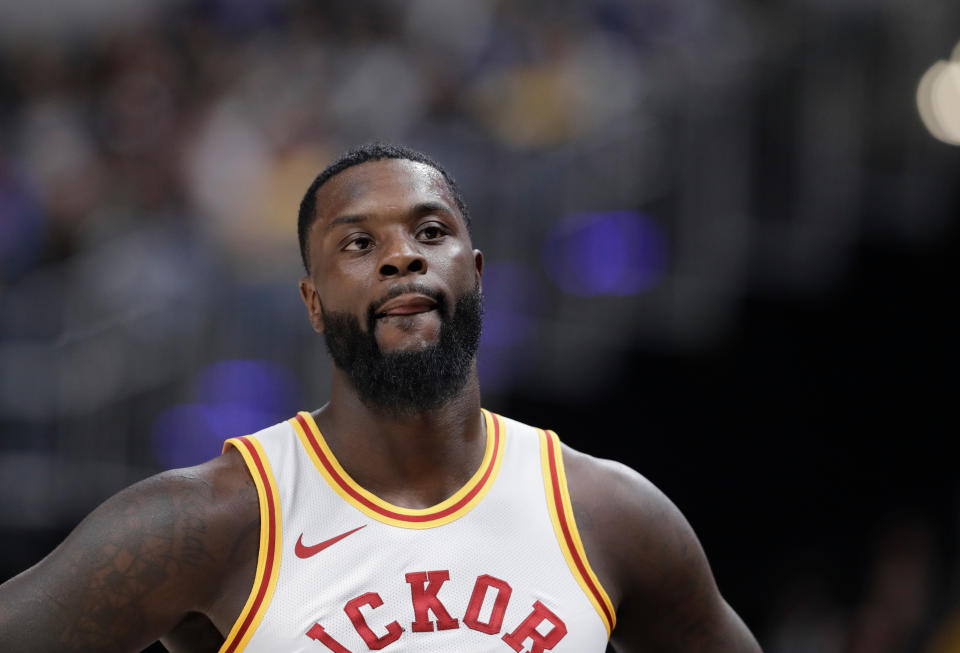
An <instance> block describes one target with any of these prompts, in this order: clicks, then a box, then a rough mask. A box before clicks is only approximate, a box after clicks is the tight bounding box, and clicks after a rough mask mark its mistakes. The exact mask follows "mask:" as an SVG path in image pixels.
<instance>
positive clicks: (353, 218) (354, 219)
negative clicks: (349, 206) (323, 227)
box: [327, 215, 367, 231]
mask: <svg viewBox="0 0 960 653" xmlns="http://www.w3.org/2000/svg"><path fill="white" fill-rule="evenodd" d="M366 219H367V216H365V215H339V216H337V217H335V218H334V219H333V220H331V221H330V223H329V224H328V225H327V231H330V230H331V229H333V228H334V227H336V226H337V225H341V224H357V223H358V222H364V221H365V220H366Z"/></svg>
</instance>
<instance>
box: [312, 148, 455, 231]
mask: <svg viewBox="0 0 960 653" xmlns="http://www.w3.org/2000/svg"><path fill="white" fill-rule="evenodd" d="M316 201H317V202H316V205H317V222H327V221H329V220H332V219H334V218H336V217H337V216H341V215H347V214H350V215H365V214H368V213H371V212H375V211H376V210H377V209H378V208H380V207H382V206H388V205H389V206H391V207H399V208H403V205H405V204H410V205H413V204H417V203H422V202H425V201H433V202H437V201H440V202H443V203H444V204H447V205H448V206H449V207H450V210H451V211H455V212H458V211H457V207H456V203H455V201H454V199H453V196H452V194H451V192H450V188H449V186H448V185H447V183H446V181H445V180H444V178H443V175H442V174H441V173H440V171H438V170H437V169H435V168H434V167H433V166H429V165H427V164H425V163H420V162H417V161H409V160H407V159H380V160H377V161H366V162H364V163H361V164H358V165H355V166H352V167H350V168H347V169H346V170H344V171H342V172H340V173H338V174H337V175H334V176H333V177H332V178H331V179H330V180H328V181H327V183H325V184H324V185H323V186H321V187H320V189H319V190H318V191H317V198H316Z"/></svg>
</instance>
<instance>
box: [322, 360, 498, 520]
mask: <svg viewBox="0 0 960 653" xmlns="http://www.w3.org/2000/svg"><path fill="white" fill-rule="evenodd" d="M314 418H315V419H316V421H317V425H318V426H319V428H320V431H321V432H322V433H323V437H324V439H325V440H326V441H327V444H328V445H329V446H330V448H331V450H332V451H333V453H334V455H335V456H336V457H337V460H338V461H339V462H340V464H341V465H342V466H343V468H344V469H345V470H346V471H347V473H348V474H350V476H351V477H352V478H353V479H354V480H355V481H356V482H357V483H359V484H360V485H361V486H362V487H364V488H365V489H367V490H369V491H370V492H373V493H374V494H376V495H377V496H378V497H380V498H381V499H383V500H385V501H388V502H390V503H393V504H395V505H398V506H402V507H405V508H426V507H429V506H432V505H436V504H437V503H439V502H441V501H443V500H444V499H446V498H447V497H449V496H451V495H452V494H454V493H455V492H456V491H457V490H459V489H460V488H461V487H462V486H463V485H464V484H465V483H466V482H467V481H468V480H469V479H470V477H471V476H472V475H473V474H474V473H475V472H476V470H477V469H478V468H479V467H480V463H481V462H482V460H483V454H484V451H485V448H486V432H485V424H484V420H483V417H482V414H481V412H480V386H479V382H478V380H477V375H476V370H474V373H473V374H472V375H471V376H470V379H469V380H468V381H467V384H466V386H464V389H463V391H462V392H461V393H460V394H458V395H457V396H456V397H454V398H453V399H451V400H450V401H448V402H447V403H445V404H444V405H442V406H440V407H439V408H437V409H434V410H429V411H424V412H417V413H404V414H401V415H397V414H395V413H392V412H388V411H380V410H377V409H375V408H372V407H370V406H368V405H367V404H365V403H364V402H363V401H362V400H361V399H360V397H359V396H358V395H357V393H356V390H355V389H354V387H353V385H352V384H351V383H350V381H349V379H348V378H347V377H346V375H345V374H343V372H341V371H340V370H339V369H336V368H334V375H333V387H332V392H331V399H330V403H328V404H327V405H326V406H324V407H323V408H321V409H320V410H319V411H317V412H315V413H314Z"/></svg>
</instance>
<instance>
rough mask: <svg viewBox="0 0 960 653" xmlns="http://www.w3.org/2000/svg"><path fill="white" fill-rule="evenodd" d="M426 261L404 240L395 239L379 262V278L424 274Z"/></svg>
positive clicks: (411, 244)
mask: <svg viewBox="0 0 960 653" xmlns="http://www.w3.org/2000/svg"><path fill="white" fill-rule="evenodd" d="M426 271H427V259H425V258H424V257H423V255H422V254H421V253H420V251H419V249H418V248H417V247H416V246H415V245H414V244H413V243H411V242H410V241H409V240H408V239H406V238H396V239H394V240H393V242H391V243H390V245H389V248H388V250H387V253H386V255H385V256H384V257H383V260H382V261H380V278H381V279H386V278H389V277H398V276H399V277H402V276H405V275H407V274H425V273H426Z"/></svg>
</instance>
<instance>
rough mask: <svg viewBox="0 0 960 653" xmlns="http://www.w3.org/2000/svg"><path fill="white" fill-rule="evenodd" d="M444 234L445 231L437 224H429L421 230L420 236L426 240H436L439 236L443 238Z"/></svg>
mask: <svg viewBox="0 0 960 653" xmlns="http://www.w3.org/2000/svg"><path fill="white" fill-rule="evenodd" d="M443 236H444V231H443V229H441V228H440V227H438V226H437V225H432V224H431V225H427V226H426V227H424V228H423V229H421V230H420V237H421V238H423V239H425V240H436V239H437V238H442V237H443Z"/></svg>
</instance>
